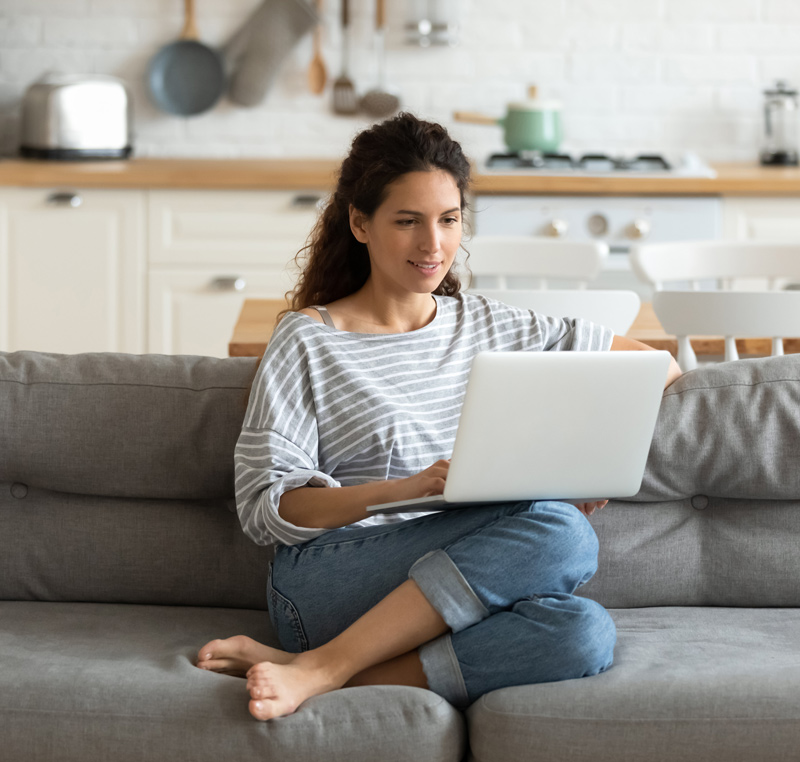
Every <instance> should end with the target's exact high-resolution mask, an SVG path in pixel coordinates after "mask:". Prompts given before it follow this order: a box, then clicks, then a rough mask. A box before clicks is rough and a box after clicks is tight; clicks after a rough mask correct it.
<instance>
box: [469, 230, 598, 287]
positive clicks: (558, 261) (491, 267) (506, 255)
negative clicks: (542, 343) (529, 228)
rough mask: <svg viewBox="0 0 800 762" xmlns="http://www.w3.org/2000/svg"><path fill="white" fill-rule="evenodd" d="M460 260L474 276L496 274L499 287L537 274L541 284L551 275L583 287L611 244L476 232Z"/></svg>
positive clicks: (595, 272) (595, 274)
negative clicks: (490, 234) (512, 279)
mask: <svg viewBox="0 0 800 762" xmlns="http://www.w3.org/2000/svg"><path fill="white" fill-rule="evenodd" d="M464 248H465V249H466V251H467V252H469V256H468V257H467V256H464V257H463V259H462V260H461V261H462V262H465V263H466V266H467V267H468V268H469V270H470V271H471V272H472V275H473V276H486V275H489V276H495V277H496V278H497V281H498V288H508V278H509V277H511V278H513V277H526V276H527V277H532V278H536V279H537V280H538V281H539V282H538V283H537V287H538V288H547V281H548V280H551V279H559V280H567V281H574V282H575V283H576V285H577V286H578V287H580V288H585V286H586V284H587V283H588V282H589V281H591V280H594V279H595V278H596V277H597V276H598V275H599V274H600V270H601V269H602V267H603V263H604V262H605V260H606V258H607V257H608V245H607V244H604V243H600V242H595V241H558V240H553V239H551V238H537V237H534V236H480V235H478V236H475V237H474V238H472V239H471V240H470V241H467V242H466V244H465V246H464Z"/></svg>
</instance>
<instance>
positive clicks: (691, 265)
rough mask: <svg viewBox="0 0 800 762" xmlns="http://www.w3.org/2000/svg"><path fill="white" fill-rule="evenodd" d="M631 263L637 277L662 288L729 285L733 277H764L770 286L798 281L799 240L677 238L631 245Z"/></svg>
mask: <svg viewBox="0 0 800 762" xmlns="http://www.w3.org/2000/svg"><path fill="white" fill-rule="evenodd" d="M630 261H631V267H632V268H633V271H634V272H635V273H636V275H637V276H638V277H639V278H640V280H642V281H644V282H645V283H649V284H650V285H652V286H654V287H655V289H656V290H661V289H662V288H663V287H664V285H665V284H668V283H675V282H678V281H681V282H686V281H688V282H689V283H691V285H692V289H694V290H697V289H698V288H699V287H700V281H707V280H714V281H716V287H717V288H720V289H730V288H732V287H733V285H734V283H733V282H734V281H735V280H736V279H742V278H763V279H766V281H767V287H768V288H769V289H772V288H776V287H778V286H779V285H780V283H779V281H780V280H781V279H786V278H788V279H794V280H797V281H800V244H790V243H768V242H759V241H679V242H675V243H652V244H638V245H635V246H632V247H631V251H630Z"/></svg>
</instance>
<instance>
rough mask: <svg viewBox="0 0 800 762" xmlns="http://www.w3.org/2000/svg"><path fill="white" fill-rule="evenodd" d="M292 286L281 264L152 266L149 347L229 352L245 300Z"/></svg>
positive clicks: (199, 352) (191, 352)
mask: <svg viewBox="0 0 800 762" xmlns="http://www.w3.org/2000/svg"><path fill="white" fill-rule="evenodd" d="M291 287H292V281H291V279H290V277H289V276H288V274H287V273H286V271H281V270H272V269H255V268H249V269H244V270H242V269H239V270H211V269H197V268H192V269H191V270H188V269H186V270H180V269H158V270H151V272H150V277H149V292H150V293H149V296H150V308H149V345H148V349H149V351H150V352H156V353H159V354H188V355H208V356H211V357H227V356H228V342H229V341H230V339H231V336H232V335H233V328H234V326H235V325H236V319H237V318H238V317H239V312H240V311H241V309H242V304H243V303H244V300H245V299H256V298H261V299H282V298H283V296H284V294H285V293H286V292H287V291H288V290H290V289H291Z"/></svg>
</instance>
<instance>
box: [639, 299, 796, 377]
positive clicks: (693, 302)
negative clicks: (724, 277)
mask: <svg viewBox="0 0 800 762" xmlns="http://www.w3.org/2000/svg"><path fill="white" fill-rule="evenodd" d="M653 309H654V310H655V313H656V315H657V317H658V319H659V321H660V322H661V325H662V326H663V327H664V330H665V331H666V332H667V333H670V334H674V335H675V336H677V337H678V365H680V366H681V369H682V370H684V371H686V370H693V369H694V368H696V367H697V356H696V355H695V352H694V349H693V348H692V345H691V342H690V340H689V336H690V335H693V336H698V335H704V336H724V337H725V360H737V359H738V358H739V355H738V352H737V350H736V338H737V337H738V338H741V339H744V338H760V337H770V338H772V355H782V354H783V341H782V338H783V337H787V336H800V291H657V292H656V293H655V295H654V296H653Z"/></svg>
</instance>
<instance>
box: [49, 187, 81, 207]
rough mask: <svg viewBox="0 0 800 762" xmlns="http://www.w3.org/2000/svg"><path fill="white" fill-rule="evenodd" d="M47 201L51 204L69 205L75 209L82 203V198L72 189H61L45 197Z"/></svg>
mask: <svg viewBox="0 0 800 762" xmlns="http://www.w3.org/2000/svg"><path fill="white" fill-rule="evenodd" d="M47 203H48V204H52V205H53V206H69V207H72V208H73V209H77V207H79V206H80V205H81V204H82V203H83V199H82V198H81V197H80V195H79V194H77V193H74V192H72V191H61V192H57V193H51V194H50V195H49V196H48V197H47Z"/></svg>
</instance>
